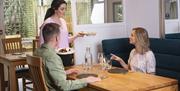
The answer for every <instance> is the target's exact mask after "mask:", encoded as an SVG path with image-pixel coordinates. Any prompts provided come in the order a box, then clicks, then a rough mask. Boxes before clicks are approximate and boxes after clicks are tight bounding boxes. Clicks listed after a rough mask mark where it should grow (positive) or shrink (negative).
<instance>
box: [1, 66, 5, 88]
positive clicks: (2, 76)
mask: <svg viewBox="0 0 180 91" xmlns="http://www.w3.org/2000/svg"><path fill="white" fill-rule="evenodd" d="M0 73H1V75H0V91H5V84H4V65H3V64H1V63H0Z"/></svg>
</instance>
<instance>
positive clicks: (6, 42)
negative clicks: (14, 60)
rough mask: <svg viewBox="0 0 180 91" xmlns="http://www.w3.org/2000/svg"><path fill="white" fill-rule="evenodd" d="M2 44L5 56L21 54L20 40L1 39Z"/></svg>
mask: <svg viewBox="0 0 180 91" xmlns="http://www.w3.org/2000/svg"><path fill="white" fill-rule="evenodd" d="M2 44H3V47H4V53H5V54H10V53H16V52H23V50H22V49H23V48H22V43H21V38H7V39H2Z"/></svg>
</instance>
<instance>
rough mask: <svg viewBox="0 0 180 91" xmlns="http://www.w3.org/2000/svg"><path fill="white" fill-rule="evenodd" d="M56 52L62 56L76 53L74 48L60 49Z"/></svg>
mask: <svg viewBox="0 0 180 91" xmlns="http://www.w3.org/2000/svg"><path fill="white" fill-rule="evenodd" d="M56 51H57V53H58V54H60V55H67V54H73V53H74V50H73V48H60V49H57V50H56Z"/></svg>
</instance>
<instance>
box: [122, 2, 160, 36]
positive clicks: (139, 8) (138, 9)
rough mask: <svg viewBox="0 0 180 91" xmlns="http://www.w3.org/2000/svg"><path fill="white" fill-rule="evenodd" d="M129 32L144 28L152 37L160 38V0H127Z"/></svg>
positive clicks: (126, 9)
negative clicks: (134, 28) (140, 27)
mask: <svg viewBox="0 0 180 91" xmlns="http://www.w3.org/2000/svg"><path fill="white" fill-rule="evenodd" d="M125 11H126V21H127V24H126V25H127V31H129V34H130V32H131V29H132V28H133V27H137V26H142V27H144V28H145V29H147V31H148V33H149V36H150V37H159V35H160V33H159V0H126V3H125Z"/></svg>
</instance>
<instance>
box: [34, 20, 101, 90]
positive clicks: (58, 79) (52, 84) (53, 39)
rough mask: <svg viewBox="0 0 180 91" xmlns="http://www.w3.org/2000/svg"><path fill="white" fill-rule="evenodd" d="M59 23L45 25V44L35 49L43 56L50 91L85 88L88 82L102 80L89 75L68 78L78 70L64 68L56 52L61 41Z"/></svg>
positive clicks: (38, 54) (36, 53)
mask: <svg viewBox="0 0 180 91" xmlns="http://www.w3.org/2000/svg"><path fill="white" fill-rule="evenodd" d="M59 27H60V26H59V25H58V24H56V23H48V24H46V25H45V26H44V28H43V30H42V32H43V38H44V44H42V46H41V47H40V48H38V49H37V50H36V51H35V55H37V56H40V57H42V59H43V64H44V69H45V70H44V76H45V80H46V84H47V87H48V89H49V91H60V90H75V89H80V88H83V87H85V86H86V85H87V83H91V82H95V81H100V78H96V77H87V78H83V79H78V80H67V76H66V75H67V74H71V73H73V72H76V71H77V70H73V69H70V70H68V71H65V70H64V66H63V63H62V60H61V58H60V57H59V56H58V55H57V54H56V51H55V48H56V46H57V44H58V41H59V33H60V31H59Z"/></svg>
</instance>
